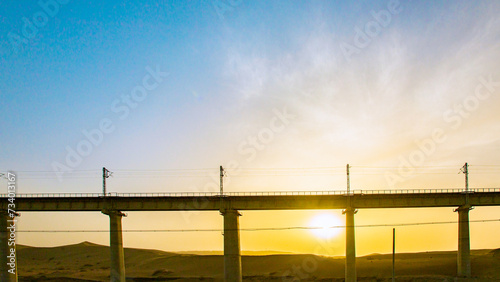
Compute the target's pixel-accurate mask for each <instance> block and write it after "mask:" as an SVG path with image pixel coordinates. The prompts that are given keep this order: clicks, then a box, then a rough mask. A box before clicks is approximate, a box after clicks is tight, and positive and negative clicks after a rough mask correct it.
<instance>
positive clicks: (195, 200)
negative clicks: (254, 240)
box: [0, 188, 500, 281]
mask: <svg viewBox="0 0 500 282" xmlns="http://www.w3.org/2000/svg"><path fill="white" fill-rule="evenodd" d="M0 197H1V198H2V210H3V211H7V208H8V201H7V195H5V194H3V195H0ZM15 204H16V208H15V210H16V212H24V211H26V212H55V211H61V212H67V211H78V212H84V211H99V212H102V213H104V214H106V215H108V216H109V217H110V232H109V233H110V249H111V276H110V277H111V281H125V262H124V255H123V242H122V225H121V219H122V217H123V215H124V214H123V213H122V212H123V211H220V213H221V215H223V218H224V277H225V281H241V280H242V271H241V255H240V233H239V219H238V217H239V216H240V215H241V214H240V213H239V211H242V210H304V209H342V210H343V213H344V214H345V215H346V281H356V263H355V260H356V254H355V232H354V228H355V225H354V214H355V213H356V212H357V209H374V208H377V209H379V208H431V207H456V210H455V211H457V212H458V254H457V264H458V265H457V266H458V273H457V276H458V277H464V278H468V277H470V276H471V259H470V237H469V210H470V209H471V208H472V207H473V206H498V205H500V188H481V189H469V190H468V192H466V191H464V190H463V189H418V190H354V191H351V192H350V193H347V192H344V191H320V192H314V191H295V192H232V193H231V192H230V193H227V192H226V193H224V194H222V195H221V194H220V193H198V192H185V193H108V194H106V195H103V194H97V193H95V194H87V193H62V194H46V193H45V194H18V195H16V199H15ZM9 219H10V218H9V217H8V214H7V213H6V212H4V213H2V218H1V220H0V223H1V224H0V228H1V230H6V228H7V223H8V220H9ZM0 234H1V235H2V237H1V238H0V239H1V240H0V256H1V258H0V267H1V269H0V271H1V274H2V277H0V278H2V281H16V279H17V278H16V277H13V275H9V274H8V272H7V267H6V263H7V261H6V259H7V255H8V250H9V248H11V247H9V246H8V241H7V239H8V238H7V232H0ZM9 279H12V280H9Z"/></svg>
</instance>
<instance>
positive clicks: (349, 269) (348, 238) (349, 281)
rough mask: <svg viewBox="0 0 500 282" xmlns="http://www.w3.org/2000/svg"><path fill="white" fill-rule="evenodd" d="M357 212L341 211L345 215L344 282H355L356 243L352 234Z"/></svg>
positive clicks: (349, 209)
mask: <svg viewBox="0 0 500 282" xmlns="http://www.w3.org/2000/svg"><path fill="white" fill-rule="evenodd" d="M357 212H358V211H357V210H356V209H354V208H348V209H345V210H343V211H342V213H343V214H345V215H346V219H345V223H346V228H345V248H346V249H345V281H346V282H355V281H356V280H357V278H356V241H355V233H354V214H355V213H357Z"/></svg>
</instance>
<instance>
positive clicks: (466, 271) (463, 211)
mask: <svg viewBox="0 0 500 282" xmlns="http://www.w3.org/2000/svg"><path fill="white" fill-rule="evenodd" d="M470 210H471V206H470V205H464V206H460V207H458V208H457V209H455V211H456V212H458V252H457V270H458V273H457V274H458V277H462V278H470V277H471V264H470V234H469V211H470Z"/></svg>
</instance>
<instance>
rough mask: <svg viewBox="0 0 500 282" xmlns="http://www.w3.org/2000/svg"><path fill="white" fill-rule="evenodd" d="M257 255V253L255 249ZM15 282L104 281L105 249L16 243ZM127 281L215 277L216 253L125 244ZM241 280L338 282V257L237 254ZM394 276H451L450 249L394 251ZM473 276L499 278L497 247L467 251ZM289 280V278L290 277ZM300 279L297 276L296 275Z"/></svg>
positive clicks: (365, 264)
mask: <svg viewBox="0 0 500 282" xmlns="http://www.w3.org/2000/svg"><path fill="white" fill-rule="evenodd" d="M256 254H258V253H256ZM18 257H19V266H18V269H19V275H20V281H109V248H108V247H107V246H102V245H97V244H93V243H89V242H83V243H80V244H76V245H68V246H60V247H50V248H40V247H28V246H19V247H18ZM125 262H126V272H127V277H128V280H129V281H173V280H175V281H220V280H221V278H222V273H223V271H224V265H223V257H222V256H220V255H195V254H185V253H184V254H178V253H170V252H164V251H158V250H142V249H131V248H125ZM242 263H243V275H244V280H245V281H343V277H344V259H343V258H342V257H325V256H316V255H303V254H275V255H251V256H248V255H246V256H243V258H242ZM391 266H392V255H391V254H372V255H368V256H364V257H359V258H358V259H357V267H358V281H390V275H391ZM396 272H397V277H398V279H397V281H454V276H455V274H456V253H455V252H425V253H404V254H397V259H396ZM472 272H473V276H474V277H477V278H478V279H477V281H500V249H496V250H473V251H472ZM294 279H295V280H294ZM297 279H300V280H297Z"/></svg>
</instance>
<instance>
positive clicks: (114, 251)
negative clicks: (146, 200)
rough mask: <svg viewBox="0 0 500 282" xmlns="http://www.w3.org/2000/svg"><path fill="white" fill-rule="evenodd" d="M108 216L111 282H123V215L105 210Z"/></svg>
mask: <svg viewBox="0 0 500 282" xmlns="http://www.w3.org/2000/svg"><path fill="white" fill-rule="evenodd" d="M102 213H104V214H107V215H109V247H110V251H111V274H110V281H111V282H125V257H124V254H123V239H122V217H123V216H126V215H125V214H124V213H122V212H120V211H116V210H107V211H103V212H102Z"/></svg>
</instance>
